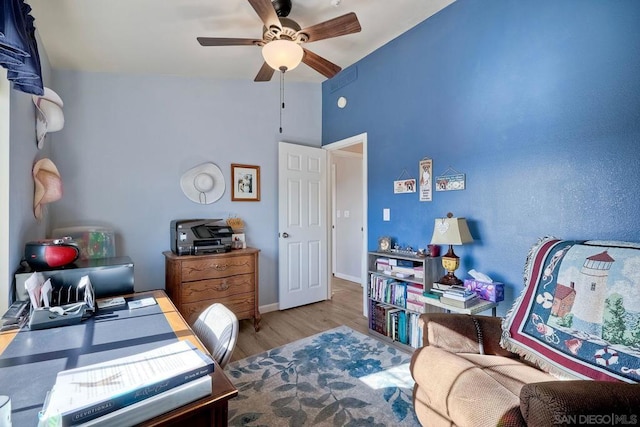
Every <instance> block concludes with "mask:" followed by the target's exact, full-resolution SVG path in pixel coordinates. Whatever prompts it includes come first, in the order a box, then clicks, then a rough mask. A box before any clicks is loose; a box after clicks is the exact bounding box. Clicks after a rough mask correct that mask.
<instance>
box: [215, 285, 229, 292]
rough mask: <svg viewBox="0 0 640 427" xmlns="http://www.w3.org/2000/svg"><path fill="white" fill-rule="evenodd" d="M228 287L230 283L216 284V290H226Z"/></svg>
mask: <svg viewBox="0 0 640 427" xmlns="http://www.w3.org/2000/svg"><path fill="white" fill-rule="evenodd" d="M227 289H229V285H228V284H226V283H221V284H219V285H218V286H216V291H226V290H227Z"/></svg>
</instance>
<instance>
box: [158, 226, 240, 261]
mask: <svg viewBox="0 0 640 427" xmlns="http://www.w3.org/2000/svg"><path fill="white" fill-rule="evenodd" d="M219 221H222V220H221V219H176V220H173V221H171V233H170V234H171V251H172V252H173V253H174V254H176V255H203V254H214V253H221V252H229V251H230V250H231V242H232V236H233V229H232V228H231V227H229V226H228V225H226V224H216V223H217V222H219Z"/></svg>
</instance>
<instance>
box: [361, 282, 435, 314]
mask: <svg viewBox="0 0 640 427" xmlns="http://www.w3.org/2000/svg"><path fill="white" fill-rule="evenodd" d="M368 292H369V298H372V299H375V300H377V301H379V302H384V303H388V304H393V305H396V306H398V307H402V308H407V309H409V310H413V311H417V312H419V313H423V312H424V304H423V303H422V302H420V295H422V292H423V291H422V286H420V285H418V284H416V283H408V282H401V281H397V280H395V279H392V278H389V277H384V276H378V275H376V274H372V275H371V276H370V279H369V290H368Z"/></svg>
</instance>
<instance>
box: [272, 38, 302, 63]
mask: <svg viewBox="0 0 640 427" xmlns="http://www.w3.org/2000/svg"><path fill="white" fill-rule="evenodd" d="M303 56H304V51H303V50H302V46H300V45H299V44H298V43H296V42H292V41H291V40H273V41H270V42H269V43H267V44H265V45H264V46H263V47H262V57H263V58H264V60H265V61H266V63H267V64H269V66H270V67H271V68H273V69H274V70H282V69H283V68H284V70H286V71H289V70H293V69H294V68H296V67H297V66H298V65H300V62H301V61H302V57H303Z"/></svg>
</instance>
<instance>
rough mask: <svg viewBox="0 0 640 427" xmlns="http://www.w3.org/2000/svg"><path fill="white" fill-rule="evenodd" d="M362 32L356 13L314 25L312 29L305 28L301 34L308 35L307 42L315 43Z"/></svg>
mask: <svg viewBox="0 0 640 427" xmlns="http://www.w3.org/2000/svg"><path fill="white" fill-rule="evenodd" d="M360 30H362V27H360V22H359V21H358V17H357V16H356V14H355V13H353V12H350V13H347V14H346V15H342V16H338V17H337V18H333V19H329V20H328V21H324V22H321V23H319V24H316V25H312V26H311V27H308V28H303V29H302V30H300V31H299V32H300V33H304V34H306V35H307V37H308V38H309V39H308V40H307V42H315V41H318V40H324V39H330V38H332V37H338V36H344V35H347V34H353V33H358V32H360Z"/></svg>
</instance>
